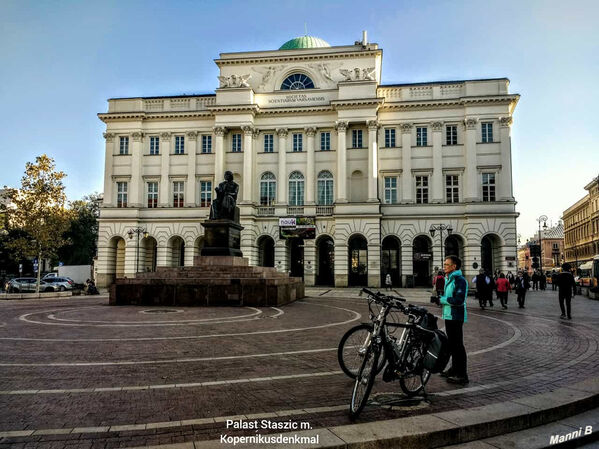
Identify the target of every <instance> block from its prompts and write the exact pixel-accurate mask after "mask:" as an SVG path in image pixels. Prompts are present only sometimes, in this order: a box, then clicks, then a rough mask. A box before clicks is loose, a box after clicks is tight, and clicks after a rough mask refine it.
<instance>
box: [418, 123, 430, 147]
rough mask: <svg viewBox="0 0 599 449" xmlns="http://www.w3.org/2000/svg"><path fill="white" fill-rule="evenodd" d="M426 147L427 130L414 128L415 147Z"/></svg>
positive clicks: (420, 127) (422, 127) (421, 127)
mask: <svg viewBox="0 0 599 449" xmlns="http://www.w3.org/2000/svg"><path fill="white" fill-rule="evenodd" d="M427 145H428V128H426V127H425V126H418V127H416V146H417V147H425V146H427Z"/></svg>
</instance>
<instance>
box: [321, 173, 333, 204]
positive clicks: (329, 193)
mask: <svg viewBox="0 0 599 449" xmlns="http://www.w3.org/2000/svg"><path fill="white" fill-rule="evenodd" d="M318 204H320V205H322V206H328V205H331V204H333V175H332V174H331V172H330V171H327V170H323V171H321V172H320V173H319V174H318Z"/></svg>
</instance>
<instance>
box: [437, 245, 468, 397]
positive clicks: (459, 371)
mask: <svg viewBox="0 0 599 449" xmlns="http://www.w3.org/2000/svg"><path fill="white" fill-rule="evenodd" d="M461 267H462V261H461V260H460V258H459V257H457V256H447V257H446V258H445V262H444V263H443V270H444V271H445V276H446V280H445V290H444V292H443V295H442V296H441V298H440V299H439V303H440V304H441V305H442V306H443V319H444V320H445V331H446V332H447V339H448V342H449V350H450V353H451V368H449V369H448V370H447V371H445V372H443V373H442V374H441V375H442V376H443V377H446V378H447V382H450V383H455V384H460V385H466V384H467V383H468V382H469V380H468V371H467V359H466V348H464V334H463V327H464V323H465V322H466V298H467V297H468V281H466V278H464V276H462V271H461V270H460V268H461Z"/></svg>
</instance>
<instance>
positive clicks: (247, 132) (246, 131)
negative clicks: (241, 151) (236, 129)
mask: <svg viewBox="0 0 599 449" xmlns="http://www.w3.org/2000/svg"><path fill="white" fill-rule="evenodd" d="M241 130H242V131H243V134H245V135H246V136H251V135H252V134H253V132H254V127H253V126H249V125H245V126H242V127H241Z"/></svg>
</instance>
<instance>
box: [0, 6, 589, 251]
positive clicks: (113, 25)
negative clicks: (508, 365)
mask: <svg viewBox="0 0 599 449" xmlns="http://www.w3.org/2000/svg"><path fill="white" fill-rule="evenodd" d="M598 15H599V2H597V1H596V0H588V1H584V0H571V1H568V2H564V1H553V0H547V1H535V0H526V1H522V0H501V1H495V0H488V1H459V0H453V1H426V0H416V1H402V0H395V1H391V2H384V1H374V0H372V1H369V2H366V1H354V0H344V1H326V0H320V1H302V0H293V1H286V0H278V1H266V0H264V1H252V0H246V1H225V0H221V1H199V0H196V1H183V0H164V1H156V0H145V1H138V0H102V1H100V0H95V1H92V0H79V1H74V0H62V1H57V0H56V1H48V0H35V1H30V0H0V58H1V59H0V60H1V61H2V66H1V67H0V106H1V107H0V157H1V160H2V167H1V168H0V186H3V185H8V186H13V187H17V186H19V185H20V178H21V177H22V175H23V172H24V169H25V164H26V162H29V161H34V160H35V157H36V156H38V155H40V154H42V153H46V154H48V155H49V156H51V157H52V158H54V160H55V162H56V166H57V168H58V169H60V170H63V171H64V172H66V173H67V178H66V180H65V185H66V192H67V196H68V198H69V199H70V200H75V199H80V198H81V197H83V196H84V195H87V194H90V193H92V192H101V191H102V189H103V173H104V151H105V143H104V139H103V137H102V132H103V131H104V130H105V125H104V124H103V123H102V122H101V121H100V120H99V119H98V118H97V116H96V114H97V113H99V112H106V111H107V101H106V100H107V99H108V98H114V97H135V96H168V95H181V94H202V93H214V89H215V88H216V87H217V85H218V83H217V78H216V76H217V74H218V71H217V67H216V65H215V64H214V62H213V60H214V59H215V58H218V56H219V53H221V52H235V51H251V50H271V49H277V48H278V47H279V46H281V45H282V44H283V43H284V42H286V41H287V40H289V39H291V38H293V37H296V36H300V35H303V34H305V31H304V30H305V27H307V31H308V34H310V35H314V36H318V37H321V38H323V39H324V40H326V41H327V42H329V43H330V44H331V45H351V44H353V42H354V41H356V40H360V39H361V33H362V30H367V31H368V37H369V41H370V42H376V43H378V44H379V45H380V47H382V48H383V84H391V83H411V82H427V81H443V80H460V79H476V78H498V77H507V78H509V79H510V92H511V93H518V94H520V95H521V99H520V102H519V104H518V106H517V107H516V110H515V113H514V123H513V126H512V157H513V185H514V194H515V197H516V200H517V202H518V204H517V206H516V209H517V211H518V212H519V213H520V217H519V218H518V222H517V225H518V234H521V236H522V242H524V241H525V240H526V238H528V237H530V236H532V235H533V233H534V232H535V229H536V228H537V222H536V218H537V217H539V216H540V215H547V216H548V217H549V222H548V225H549V224H551V223H553V224H557V222H558V220H559V218H560V217H561V216H562V214H563V211H564V210H565V209H566V208H567V207H569V206H570V205H572V204H573V203H574V202H575V201H577V200H579V199H580V198H582V197H583V196H584V195H585V194H586V191H585V190H584V186H585V185H586V184H588V183H589V182H590V181H591V180H592V179H593V177H596V176H597V175H599V145H598V141H599V116H598V115H599V114H598V112H597V111H598V108H597V106H596V105H597V104H599V89H598V88H597V81H598V80H599V27H597V26H596V18H597V16H598Z"/></svg>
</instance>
